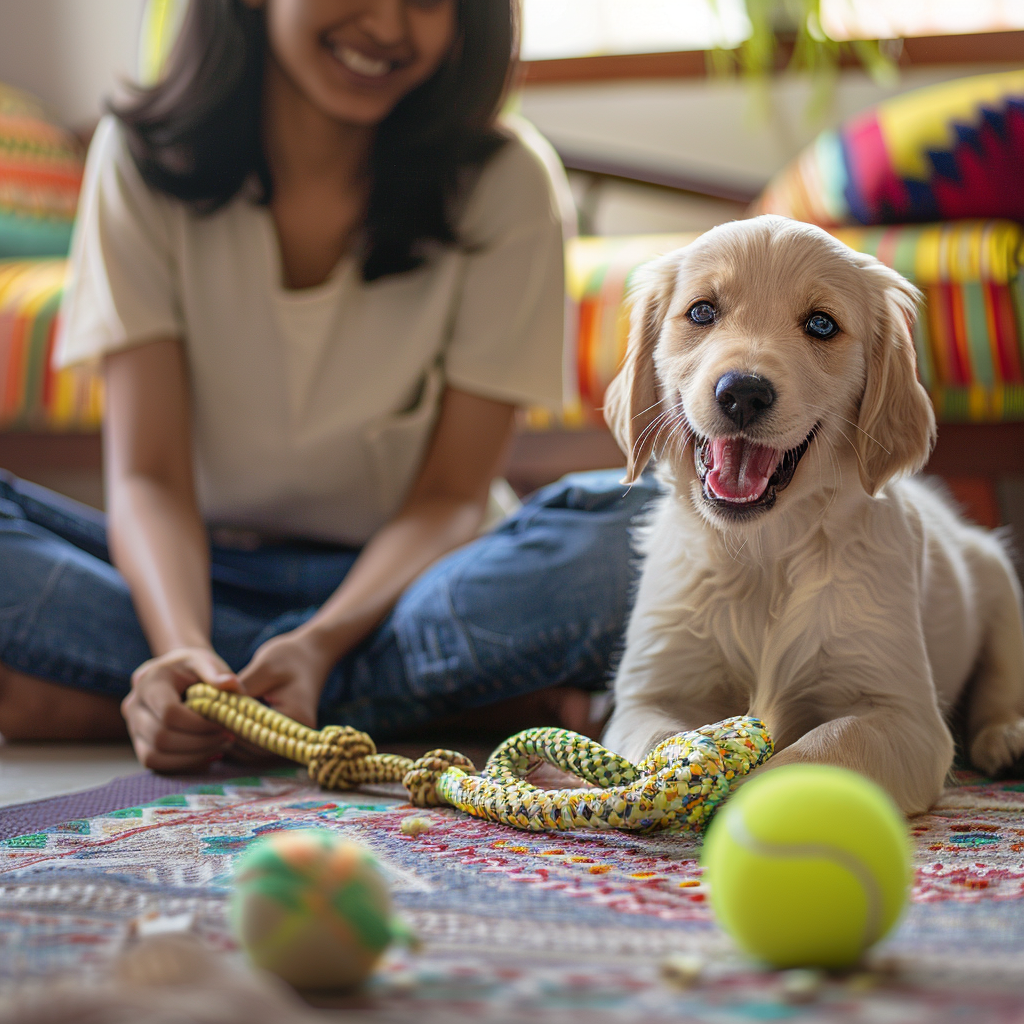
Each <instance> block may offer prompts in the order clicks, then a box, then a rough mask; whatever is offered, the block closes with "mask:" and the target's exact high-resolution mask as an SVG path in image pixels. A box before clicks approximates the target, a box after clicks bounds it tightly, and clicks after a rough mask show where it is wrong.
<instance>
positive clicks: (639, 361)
mask: <svg viewBox="0 0 1024 1024" xmlns="http://www.w3.org/2000/svg"><path fill="white" fill-rule="evenodd" d="M677 270H678V261H677V259H674V258H665V259H661V260H658V261H656V262H655V263H653V264H649V265H648V266H647V267H645V268H644V273H643V276H642V277H641V279H640V280H639V281H638V283H637V285H636V287H635V288H634V290H633V296H632V299H633V309H632V312H631V314H630V327H629V343H628V345H627V347H626V357H625V359H624V360H623V362H622V366H621V367H620V368H619V372H618V374H617V375H616V376H615V378H614V380H612V382H611V383H610V384H609V385H608V389H607V390H606V391H605V393H604V418H605V422H606V423H607V424H608V426H609V428H610V429H611V432H612V434H613V435H614V436H615V440H616V441H618V443H619V447H620V448H621V449H622V450H623V452H624V453H625V455H626V475H625V476H624V477H623V479H622V482H623V483H624V484H634V483H636V482H637V480H638V479H639V478H640V474H641V473H642V472H643V471H644V467H645V466H646V465H647V463H648V462H649V461H650V458H651V455H652V454H653V452H654V442H655V439H656V438H657V435H658V430H657V427H656V425H655V422H654V421H655V420H656V419H658V417H659V416H660V415H661V413H662V404H661V389H660V388H659V386H658V379H657V374H656V372H655V367H654V349H655V346H656V345H657V343H658V338H659V337H660V336H661V328H662V325H663V324H664V322H665V316H666V314H667V312H668V307H669V302H670V301H671V298H672V291H673V288H674V286H675V281H676V273H677Z"/></svg>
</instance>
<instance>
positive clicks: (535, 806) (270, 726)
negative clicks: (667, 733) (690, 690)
mask: <svg viewBox="0 0 1024 1024" xmlns="http://www.w3.org/2000/svg"><path fill="white" fill-rule="evenodd" d="M185 703H186V704H187V705H188V706H189V707H190V708H191V709H192V710H193V711H196V712H198V713H199V714H200V715H202V716H203V717H204V718H208V719H210V720H212V721H214V722H218V723H220V724H221V725H223V726H224V727H225V728H227V729H230V730H231V731H232V732H233V733H235V734H236V735H238V736H241V737H243V738H244V739H246V740H248V741H249V742H250V743H254V744H255V745H256V746H259V747H262V748H263V749H264V750H269V751H270V752H271V753H274V754H279V755H281V756H283V757H287V758H290V759H291V760H293V761H298V762H299V763H300V764H304V765H307V766H308V768H309V777H310V778H311V779H313V780H314V781H315V782H316V783H318V784H319V785H321V786H324V787H325V788H327V789H351V788H354V787H356V786H361V785H367V784H371V783H381V782H401V783H402V784H403V785H404V786H405V788H406V789H407V790H408V792H409V798H410V800H411V801H412V803H414V804H416V805H417V806H419V807H432V806H439V805H442V804H447V805H449V806H451V807H456V808H458V809H459V810H461V811H466V812H467V813H469V814H472V815H474V816H475V817H478V818H486V819H487V820H489V821H498V822H502V823H503V824H505V825H512V826H514V827H515V828H519V829H524V830H526V831H529V832H542V831H552V830H572V829H588V828H592V829H604V828H616V829H626V830H629V831H641V832H648V831H658V830H664V829H671V830H673V831H684V830H694V831H699V830H700V829H702V828H703V827H704V825H705V824H706V823H707V821H708V819H709V818H710V817H711V814H712V813H713V812H714V810H715V808H716V807H717V806H718V804H720V803H721V801H722V800H723V799H724V798H725V797H726V796H727V795H728V793H729V790H730V788H731V786H732V783H733V781H734V780H735V779H737V778H739V777H740V776H741V775H745V774H746V773H747V772H749V771H750V770H751V769H753V768H756V767H757V766H758V765H759V764H762V763H763V762H764V761H765V760H767V759H768V758H769V757H770V756H771V754H772V751H773V745H772V740H771V737H770V736H769V735H768V730H767V728H766V726H765V724H764V722H762V721H760V720H759V719H757V718H749V717H742V716H741V717H736V718H727V719H726V720H725V721H724V722H718V723H717V724H715V725H708V726H705V727H704V728H703V729H698V730H696V731H695V732H685V733H680V734H679V735H677V736H671V737H669V738H668V739H667V740H664V741H663V742H661V743H659V744H658V746H657V747H655V748H654V750H653V751H651V753H650V754H648V755H647V757H645V758H644V760H643V761H641V762H640V763H639V764H636V765H634V764H632V763H631V762H629V761H627V760H626V759H625V758H622V757H619V756H618V754H613V753H612V752H611V751H610V750H607V749H606V748H605V747H602V746H601V745H600V744H599V743H596V742H595V741H594V740H591V739H588V738H587V737H586V736H581V735H580V734H579V733H575V732H569V731H568V730H567V729H553V728H541V729H527V730H526V731H525V732H521V733H518V734H517V735H515V736H513V737H511V738H510V739H507V740H505V742H504V743H502V744H501V746H499V747H498V749H497V750H495V751H494V753H493V754H491V756H490V758H489V759H488V761H487V765H486V767H485V768H484V770H483V772H481V773H480V774H476V769H475V768H474V767H473V763H472V761H470V760H469V759H468V758H466V757H463V755H462V754H459V753H456V752H455V751H454V750H431V751H429V752H428V753H426V754H424V755H423V757H421V758H419V759H418V760H416V761H413V760H411V759H410V758H408V757H400V756H399V755H398V754H378V753H377V748H376V747H375V746H374V743H373V740H371V739H370V737H369V736H367V735H366V733H364V732H360V731H359V730H358V729H353V728H351V727H350V726H347V725H328V726H325V727H324V728H323V729H309V728H307V727H306V726H304V725H300V724H299V723H298V722H296V721H293V720H292V719H290V718H288V717H287V716H285V715H282V714H281V713H280V712H279V711H274V710H273V709H272V708H268V707H267V706H266V705H265V704H261V703H260V702H259V701H257V700H254V699H253V698H252V697H247V696H244V695H242V694H238V693H232V692H230V691H228V690H218V689H217V688H216V687H213V686H207V685H206V684H205V683H196V684H195V685H194V686H190V687H189V689H188V691H187V692H186V694H185ZM537 758H541V759H543V760H545V761H547V762H549V763H550V764H553V765H555V766H556V767H558V768H561V769H562V770H564V771H569V772H572V773H573V774H574V775H576V776H578V777H579V778H581V779H585V780H586V781H587V782H589V783H592V786H590V787H587V788H580V789H553V790H544V789H538V788H537V787H536V786H534V785H531V784H530V783H529V782H527V781H526V779H525V778H524V776H525V774H526V772H527V771H528V770H529V768H531V767H532V766H533V764H535V763H536V759H537ZM594 787H597V788H594Z"/></svg>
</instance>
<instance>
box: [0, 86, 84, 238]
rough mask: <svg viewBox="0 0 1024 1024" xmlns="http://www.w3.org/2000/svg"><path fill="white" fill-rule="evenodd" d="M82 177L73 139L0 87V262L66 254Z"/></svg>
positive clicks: (21, 96) (32, 104)
mask: <svg viewBox="0 0 1024 1024" xmlns="http://www.w3.org/2000/svg"><path fill="white" fill-rule="evenodd" d="M82 171H83V161H82V155H81V147H80V146H79V145H78V143H77V141H76V140H75V138H74V136H73V135H71V134H70V132H67V131H66V130H65V129H63V128H61V127H60V126H59V125H57V124H55V123H54V122H53V121H51V120H50V119H49V118H47V116H46V113H45V111H44V109H43V108H42V106H41V105H40V104H39V102H38V101H37V100H34V99H33V98H32V97H31V96H28V95H27V94H26V93H23V92H19V91H18V90H17V89H11V88H9V87H8V86H5V85H2V84H0V258H3V257H13V256H63V255H64V254H65V253H67V251H68V244H69V242H70V240H71V226H72V223H73V222H74V218H75V208H76V207H77V205H78V190H79V188H80V186H81V184H82Z"/></svg>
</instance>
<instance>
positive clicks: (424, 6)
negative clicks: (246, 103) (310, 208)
mask: <svg viewBox="0 0 1024 1024" xmlns="http://www.w3.org/2000/svg"><path fill="white" fill-rule="evenodd" d="M250 2H252V0H250ZM455 2H456V0H267V3H266V6H267V35H268V37H269V41H270V51H271V54H272V55H273V58H274V60H275V61H276V62H277V64H278V65H279V67H280V68H281V70H282V71H283V72H284V73H285V74H286V75H287V76H288V78H290V79H291V80H292V82H293V83H294V84H295V86H296V87H297V88H298V89H299V91H300V92H302V93H303V94H304V95H305V97H306V99H308V100H309V101H310V102H311V103H312V104H313V105H314V106H316V107H317V108H318V109H319V110H321V111H322V112H323V113H324V114H326V115H327V116H328V117H331V118H333V119H335V120H337V121H343V122H346V123H349V124H358V125H366V126H371V125H376V124H379V123H380V122H381V121H383V120H384V118H385V117H387V115H388V114H389V113H390V112H391V110H392V108H393V107H394V106H395V104H397V103H398V101H399V100H401V99H402V97H403V96H405V95H406V94H407V93H409V92H411V91H412V90H413V89H415V88H416V86H418V85H420V84H421V83H423V82H425V81H426V80H427V79H428V78H429V77H430V76H431V75H432V74H433V73H434V72H435V71H436V70H437V68H438V66H439V65H440V64H441V62H442V61H443V60H444V58H445V56H446V55H447V53H448V51H449V50H450V49H451V46H452V43H453V41H454V39H455V32H456V13H455Z"/></svg>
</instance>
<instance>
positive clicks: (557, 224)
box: [445, 122, 575, 409]
mask: <svg viewBox="0 0 1024 1024" xmlns="http://www.w3.org/2000/svg"><path fill="white" fill-rule="evenodd" d="M510 128H511V131H512V138H511V139H510V140H509V141H508V142H507V143H506V144H505V145H504V146H503V147H502V148H501V149H500V150H499V151H498V153H497V154H496V155H495V156H494V157H493V158H492V159H491V161H490V162H489V163H488V164H487V165H486V166H485V168H484V170H483V171H482V172H481V175H480V178H479V179H478V181H477V183H476V186H475V188H474V189H473V193H472V195H471V196H470V199H469V201H468V203H467V207H466V211H465V214H464V216H463V217H462V218H461V222H460V228H461V235H462V238H461V241H462V242H463V244H464V245H466V246H467V248H468V251H469V254H468V255H467V257H466V269H465V277H464V279H463V287H462V291H461V296H460V300H459V304H458V307H457V309H456V313H455V321H454V325H453V331H452V335H451V340H450V343H449V345H448V348H447V353H446V357H445V371H446V376H447V380H448V383H449V384H451V385H452V386H454V387H456V388H459V389H460V390H464V391H468V392H471V393H473V394H480V395H483V396H484V397H487V398H495V399H498V400H500V401H505V402H512V403H514V404H516V405H544V406H547V407H549V408H552V409H560V408H561V406H562V395H563V392H562V365H563V344H564V334H565V308H566V298H565V256H564V239H565V234H566V233H567V232H569V231H572V230H573V224H572V222H573V220H574V218H575V211H574V210H573V209H572V198H571V194H570V193H569V186H568V183H567V182H566V179H565V172H564V171H563V170H562V167H561V164H560V163H559V162H558V158H557V156H555V154H554V151H553V150H551V148H550V146H548V144H547V143H546V142H545V141H544V139H543V138H541V137H540V136H539V134H537V133H536V130H535V129H532V128H531V127H530V126H529V125H527V124H524V123H522V122H517V123H515V124H513V125H511V126H510Z"/></svg>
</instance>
